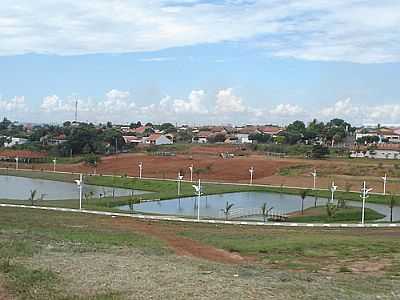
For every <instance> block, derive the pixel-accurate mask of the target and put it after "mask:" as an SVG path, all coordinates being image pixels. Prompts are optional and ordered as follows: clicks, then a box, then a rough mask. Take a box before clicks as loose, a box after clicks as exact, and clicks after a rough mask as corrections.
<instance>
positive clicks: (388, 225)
mask: <svg viewBox="0 0 400 300" xmlns="http://www.w3.org/2000/svg"><path fill="white" fill-rule="evenodd" d="M0 207H11V208H24V209H39V210H47V211H59V212H70V213H83V214H91V215H100V216H110V217H127V218H135V219H140V220H146V221H173V222H185V223H203V224H221V225H222V224H225V225H226V224H229V225H248V226H270V227H271V226H272V227H318V228H400V224H398V223H395V224H391V223H367V224H355V223H354V224H351V223H350V224H342V223H329V224H325V223H291V222H265V223H264V222H252V221H224V220H207V219H200V220H196V219H189V218H180V217H175V216H159V215H143V214H127V213H114V212H106V211H95V210H85V209H82V210H79V209H73V208H60V207H45V206H28V205H17V204H0Z"/></svg>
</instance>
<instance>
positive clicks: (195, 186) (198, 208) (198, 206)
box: [192, 179, 201, 221]
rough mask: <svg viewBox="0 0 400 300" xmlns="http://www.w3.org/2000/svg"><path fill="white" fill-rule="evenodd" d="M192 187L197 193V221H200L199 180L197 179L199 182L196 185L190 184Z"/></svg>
mask: <svg viewBox="0 0 400 300" xmlns="http://www.w3.org/2000/svg"><path fill="white" fill-rule="evenodd" d="M192 187H193V188H194V189H195V191H196V193H197V221H200V197H201V182H200V179H199V184H198V185H194V184H193V185H192Z"/></svg>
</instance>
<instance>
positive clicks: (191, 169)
mask: <svg viewBox="0 0 400 300" xmlns="http://www.w3.org/2000/svg"><path fill="white" fill-rule="evenodd" d="M189 170H190V182H193V164H192V165H191V166H190V167H189Z"/></svg>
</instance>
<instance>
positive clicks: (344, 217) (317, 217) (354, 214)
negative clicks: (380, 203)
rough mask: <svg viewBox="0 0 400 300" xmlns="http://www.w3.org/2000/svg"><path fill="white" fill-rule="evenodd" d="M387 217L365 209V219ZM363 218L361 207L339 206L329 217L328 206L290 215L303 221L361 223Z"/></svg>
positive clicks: (373, 219)
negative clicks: (302, 213)
mask: <svg viewBox="0 0 400 300" xmlns="http://www.w3.org/2000/svg"><path fill="white" fill-rule="evenodd" d="M383 217H385V216H384V215H382V214H380V213H378V212H376V211H374V210H372V209H369V208H367V209H365V221H376V220H379V219H382V218H383ZM360 220H361V208H359V207H346V208H338V209H337V211H336V213H335V215H334V216H332V217H328V213H327V208H326V206H319V207H316V208H315V207H312V208H308V209H306V210H304V215H303V216H302V215H296V216H293V217H289V221H290V222H302V223H313V222H317V223H339V222H346V223H349V222H350V223H353V222H357V223H359V222H360Z"/></svg>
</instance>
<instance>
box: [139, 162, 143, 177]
mask: <svg viewBox="0 0 400 300" xmlns="http://www.w3.org/2000/svg"><path fill="white" fill-rule="evenodd" d="M142 170H143V163H142V162H140V163H139V178H140V179H142Z"/></svg>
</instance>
